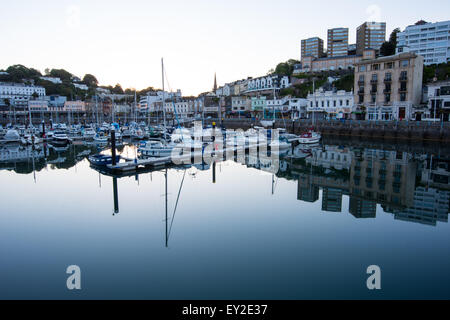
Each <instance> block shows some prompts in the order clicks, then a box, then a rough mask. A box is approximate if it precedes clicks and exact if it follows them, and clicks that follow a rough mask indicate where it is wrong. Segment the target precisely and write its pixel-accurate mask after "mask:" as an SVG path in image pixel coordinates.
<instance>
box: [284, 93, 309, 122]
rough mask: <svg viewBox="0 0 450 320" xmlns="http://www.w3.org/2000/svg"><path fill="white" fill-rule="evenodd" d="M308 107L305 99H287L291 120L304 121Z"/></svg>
mask: <svg viewBox="0 0 450 320" xmlns="http://www.w3.org/2000/svg"><path fill="white" fill-rule="evenodd" d="M307 107H308V100H307V99H300V98H291V99H289V108H290V109H291V111H292V117H293V119H304V118H306V117H307V112H306V108H307Z"/></svg>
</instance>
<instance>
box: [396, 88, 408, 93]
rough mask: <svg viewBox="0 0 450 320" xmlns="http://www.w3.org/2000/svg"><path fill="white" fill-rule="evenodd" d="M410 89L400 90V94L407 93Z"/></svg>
mask: <svg viewBox="0 0 450 320" xmlns="http://www.w3.org/2000/svg"><path fill="white" fill-rule="evenodd" d="M407 92H408V89H407V88H400V89H398V93H407Z"/></svg>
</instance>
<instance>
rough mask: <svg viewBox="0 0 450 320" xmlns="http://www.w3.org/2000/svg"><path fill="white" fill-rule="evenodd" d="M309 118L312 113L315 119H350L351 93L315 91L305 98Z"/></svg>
mask: <svg viewBox="0 0 450 320" xmlns="http://www.w3.org/2000/svg"><path fill="white" fill-rule="evenodd" d="M306 100H307V103H308V107H307V112H308V114H309V118H311V117H312V113H314V116H315V119H324V118H325V119H350V118H351V115H352V112H353V111H354V95H353V92H346V91H345V90H339V91H336V90H332V91H324V90H323V89H322V88H320V89H317V90H316V92H314V93H309V94H308V96H307V98H306Z"/></svg>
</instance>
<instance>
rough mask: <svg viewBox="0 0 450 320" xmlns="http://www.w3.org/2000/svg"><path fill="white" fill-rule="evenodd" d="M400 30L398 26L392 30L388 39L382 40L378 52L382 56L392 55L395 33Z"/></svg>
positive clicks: (395, 41)
mask: <svg viewBox="0 0 450 320" xmlns="http://www.w3.org/2000/svg"><path fill="white" fill-rule="evenodd" d="M399 32H400V28H396V29H394V31H392V33H391V35H390V37H389V41H386V42H384V43H383V44H382V45H381V48H380V54H381V55H382V56H385V57H386V56H393V55H394V54H395V51H396V49H397V34H398V33H399Z"/></svg>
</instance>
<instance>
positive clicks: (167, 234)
mask: <svg viewBox="0 0 450 320" xmlns="http://www.w3.org/2000/svg"><path fill="white" fill-rule="evenodd" d="M165 176H166V183H165V185H166V187H165V188H166V192H165V196H166V248H167V247H168V246H169V233H168V217H167V168H166V174H165Z"/></svg>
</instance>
